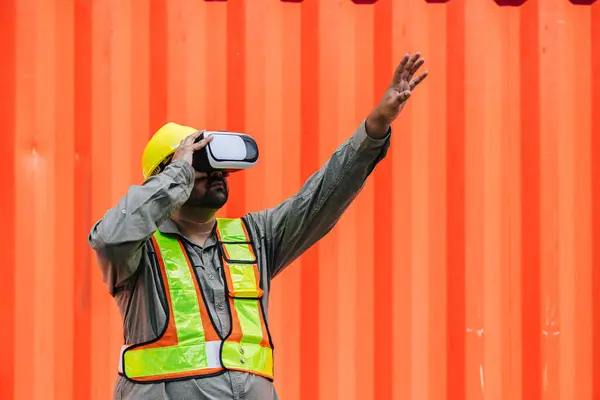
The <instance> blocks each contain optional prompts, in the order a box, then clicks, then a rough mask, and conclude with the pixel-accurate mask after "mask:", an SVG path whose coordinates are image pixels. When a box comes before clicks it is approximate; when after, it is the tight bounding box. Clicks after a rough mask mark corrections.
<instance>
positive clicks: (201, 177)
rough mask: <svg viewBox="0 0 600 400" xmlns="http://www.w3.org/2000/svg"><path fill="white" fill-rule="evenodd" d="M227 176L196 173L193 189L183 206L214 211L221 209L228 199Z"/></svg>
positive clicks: (219, 173) (218, 173)
mask: <svg viewBox="0 0 600 400" xmlns="http://www.w3.org/2000/svg"><path fill="white" fill-rule="evenodd" d="M228 175H229V174H227V173H224V172H222V171H214V172H211V173H206V172H196V180H195V182H194V188H193V189H192V193H191V194H190V197H189V199H188V200H187V202H186V203H185V204H186V205H187V206H193V207H199V208H210V209H215V210H218V209H220V208H221V207H223V206H224V205H225V203H226V202H227V199H228V197H229V187H228V186H227V176H228Z"/></svg>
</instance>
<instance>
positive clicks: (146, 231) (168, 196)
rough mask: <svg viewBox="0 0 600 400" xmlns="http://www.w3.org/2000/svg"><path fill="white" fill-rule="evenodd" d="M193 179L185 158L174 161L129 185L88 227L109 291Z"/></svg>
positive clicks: (134, 267) (186, 192)
mask: <svg viewBox="0 0 600 400" xmlns="http://www.w3.org/2000/svg"><path fill="white" fill-rule="evenodd" d="M193 183H194V171H193V169H192V167H191V166H190V165H189V164H187V163H186V162H185V161H182V160H180V161H176V162H174V163H172V164H170V165H169V166H167V168H165V170H164V171H163V172H162V173H160V174H158V175H156V176H154V177H152V178H150V179H148V180H147V181H146V182H144V184H143V185H133V186H131V187H130V188H129V190H128V191H127V193H126V194H125V196H124V197H123V198H121V200H120V201H119V203H118V204H117V205H115V206H114V207H113V208H111V209H109V210H108V211H107V212H106V214H105V215H104V217H103V218H102V219H100V220H99V221H98V222H96V224H95V225H94V226H93V227H92V229H91V232H90V235H89V238H88V241H89V244H90V246H91V247H92V248H93V249H94V251H95V252H96V255H97V258H98V262H99V264H100V268H101V270H102V277H103V280H104V282H105V283H106V284H107V286H108V288H109V291H110V293H111V294H113V295H114V293H115V290H116V289H119V288H120V287H121V286H123V285H124V284H125V282H126V281H127V279H128V278H129V277H131V276H132V275H133V274H134V273H135V271H136V270H137V268H138V266H139V264H140V260H141V258H142V254H143V248H144V242H145V241H146V240H147V239H149V238H150V237H151V236H152V234H153V233H154V232H155V231H156V229H157V228H158V226H160V225H161V224H162V223H163V222H164V221H165V220H166V219H167V218H168V217H169V216H170V215H171V213H172V212H173V211H174V210H175V209H176V208H178V207H179V206H181V205H182V204H183V203H185V201H186V200H187V199H188V197H189V195H190V193H191V190H192V188H193Z"/></svg>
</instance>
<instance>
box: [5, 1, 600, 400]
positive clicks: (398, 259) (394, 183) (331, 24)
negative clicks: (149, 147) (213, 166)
mask: <svg viewBox="0 0 600 400" xmlns="http://www.w3.org/2000/svg"><path fill="white" fill-rule="evenodd" d="M505 2H506V1H505ZM573 2H574V1H573ZM296 3H301V4H294V3H293V2H291V1H290V2H281V1H279V0H230V1H228V2H216V1H213V2H207V1H202V0H150V1H133V0H128V1H123V0H2V1H1V3H0V49H2V62H1V63H0V90H1V101H0V118H1V123H2V131H1V137H2V143H1V145H0V160H2V167H1V168H0V182H1V185H2V193H1V194H0V222H1V226H2V231H3V233H2V240H0V253H1V254H2V258H3V262H2V267H1V270H2V289H1V290H0V316H1V317H2V321H4V324H5V325H4V329H2V343H3V346H1V347H0V360H2V361H1V363H0V398H2V399H13V398H14V399H19V400H27V399H45V400H46V399H61V400H68V399H77V400H79V399H94V400H95V399H108V398H110V396H111V392H112V387H113V382H114V379H115V373H116V371H115V369H116V366H117V356H118V348H119V346H120V344H121V341H122V335H121V331H120V318H119V315H118V311H117V309H116V307H115V306H114V304H113V301H112V299H111V298H110V296H109V295H108V293H107V291H106V289H105V287H104V285H103V283H102V281H101V277H100V275H99V271H98V268H97V266H96V264H95V260H94V258H93V256H92V254H91V252H90V250H89V248H88V246H87V243H86V237H87V234H88V231H89V228H90V227H91V225H92V223H93V221H95V220H96V219H97V218H99V217H101V216H102V214H103V213H104V211H105V210H106V209H107V208H108V207H109V206H111V205H113V204H114V203H115V202H116V201H117V199H118V198H119V197H120V196H121V195H123V194H124V192H125V190H126V188H127V187H128V185H130V184H132V183H138V182H140V179H141V172H140V155H141V152H142V149H143V146H144V144H145V142H146V140H147V139H148V137H149V135H150V134H151V132H153V131H154V130H155V129H156V128H158V127H159V126H160V125H162V124H163V123H164V122H165V121H168V120H174V121H177V122H180V123H183V124H190V125H193V126H196V127H206V128H223V129H230V130H239V131H244V132H248V133H251V134H252V135H253V136H255V137H256V138H257V140H258V141H259V143H260V146H261V151H262V155H263V156H262V159H261V161H260V163H259V165H258V166H257V167H256V168H255V169H253V170H251V171H249V172H247V173H245V174H242V175H240V176H239V177H235V178H233V179H232V181H233V182H232V191H233V194H232V199H231V201H230V204H229V205H228V206H227V207H226V210H224V214H227V215H229V216H237V215H240V214H241V213H243V212H245V211H251V210H258V209H261V208H263V207H267V206H272V205H274V204H276V203H277V202H279V201H281V200H283V199H284V198H285V197H286V196H288V195H290V194H292V193H293V192H294V191H295V190H296V189H298V188H299V187H300V185H301V184H302V182H303V181H304V179H306V178H307V177H308V176H309V174H311V173H312V172H313V171H314V170H315V169H317V168H318V167H319V166H320V165H321V164H322V163H323V162H324V161H325V160H326V159H327V157H328V156H329V155H330V154H331V153H332V151H334V149H335V148H336V147H337V145H338V144H339V143H341V142H342V141H343V140H345V139H346V138H347V137H348V136H349V135H350V134H351V133H352V132H353V130H354V128H355V127H356V126H357V124H358V123H359V122H360V121H361V120H362V119H363V118H364V117H365V116H366V115H367V113H368V112H369V110H370V108H371V107H372V106H373V105H374V104H375V101H376V100H378V99H379V96H380V95H381V94H382V93H383V90H384V89H385V86H386V84H387V83H388V80H389V78H390V77H391V74H392V71H393V67H394V63H395V62H397V61H398V60H400V58H401V56H402V54H403V53H404V52H406V51H417V50H418V51H422V52H423V54H424V57H425V58H426V60H427V68H428V69H429V71H430V77H429V78H428V79H427V81H426V83H424V84H423V85H422V87H420V88H419V90H418V93H415V95H414V96H413V97H412V99H411V105H410V106H409V107H408V108H407V109H406V110H405V111H404V113H403V114H402V116H401V118H400V120H399V122H398V123H396V125H395V134H394V139H393V144H392V149H391V150H390V153H389V156H388V157H387V159H386V160H385V161H384V162H383V163H382V164H381V165H380V166H379V167H378V168H377V170H376V172H375V173H374V176H373V178H372V179H371V180H370V181H369V183H368V184H367V186H366V187H365V189H364V191H363V192H362V194H361V195H360V196H359V198H358V199H357V200H356V202H355V203H354V205H353V206H352V207H351V209H350V210H349V211H348V212H347V214H346V215H345V216H344V217H343V219H342V220H341V221H340V223H339V225H338V227H337V228H336V229H335V230H334V231H333V232H331V234H330V235H328V236H327V237H326V238H325V239H324V240H323V241H322V242H321V243H320V244H319V245H318V246H316V247H315V248H314V249H312V250H311V251H309V252H308V253H307V254H305V255H304V256H303V257H302V258H301V260H299V261H298V262H296V263H295V264H294V265H292V266H291V267H290V268H289V269H288V270H287V271H286V272H285V273H284V274H283V275H281V276H280V277H278V278H277V279H276V281H275V282H274V289H273V295H272V298H271V314H270V319H271V326H272V329H273V334H274V340H275V341H276V346H277V351H276V354H277V359H276V364H277V374H278V377H277V386H278V390H279V393H280V396H281V398H282V399H285V400H294V399H317V398H319V399H344V400H346V399H391V398H394V399H413V400H417V399H418V400H422V399H452V400H459V399H460V400H462V399H469V400H474V399H484V398H485V399H489V400H492V399H493V400H500V399H511V400H512V399H514V400H538V399H540V400H541V399H543V400H573V399H578V400H586V399H593V398H594V399H597V398H600V310H599V307H600V252H599V251H598V250H597V247H596V246H594V244H598V241H599V240H600V208H599V207H600V206H599V205H600V117H599V116H600V78H599V77H598V74H599V73H600V2H596V3H595V4H594V5H592V6H589V5H573V4H571V3H572V2H569V0H543V1H542V0H529V1H526V2H525V4H524V5H522V6H519V7H508V6H505V7H502V6H499V5H497V4H496V2H494V1H493V0H449V1H447V2H445V3H444V2H443V1H437V2H435V3H437V4H434V2H433V1H432V2H431V3H427V2H426V1H425V0H394V1H392V0H379V1H377V2H376V4H375V5H357V4H354V3H353V2H352V1H351V0H318V1H317V0H305V1H304V2H299V1H298V2H296ZM590 3H591V1H590ZM594 116H595V117H594ZM594 247H596V249H595V248H594ZM301 293H302V296H301Z"/></svg>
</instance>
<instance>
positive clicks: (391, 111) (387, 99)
mask: <svg viewBox="0 0 600 400" xmlns="http://www.w3.org/2000/svg"><path fill="white" fill-rule="evenodd" d="M424 63H425V59H423V58H421V53H415V54H414V55H413V56H412V57H409V55H408V54H405V55H404V57H403V58H402V61H401V62H400V64H399V65H398V67H396V71H395V72H394V77H393V79H392V82H391V83H390V86H389V87H388V89H387V90H386V92H385V94H384V95H383V98H382V99H381V102H380V103H379V107H378V108H379V112H380V113H382V116H383V117H385V118H386V120H387V121H388V123H391V122H392V121H393V120H395V119H396V118H397V117H398V115H399V114H400V111H402V109H403V108H404V105H405V104H406V101H407V100H408V98H409V97H410V95H411V92H412V91H413V90H414V89H415V88H416V87H417V86H418V85H419V83H421V82H422V81H423V80H424V79H425V78H426V77H427V75H428V72H427V71H425V72H423V73H422V74H421V75H419V76H417V77H416V78H415V77H414V75H415V73H416V72H417V71H418V70H419V68H421V66H422V65H423V64H424Z"/></svg>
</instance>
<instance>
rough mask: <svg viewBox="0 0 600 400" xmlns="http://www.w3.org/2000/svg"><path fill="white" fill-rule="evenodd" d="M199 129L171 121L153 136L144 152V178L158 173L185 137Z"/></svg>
mask: <svg viewBox="0 0 600 400" xmlns="http://www.w3.org/2000/svg"><path fill="white" fill-rule="evenodd" d="M196 131H197V129H195V128H192V127H189V126H183V125H179V124H176V123H174V122H169V123H167V124H165V125H163V126H162V127H161V128H160V129H159V130H158V131H156V133H155V134H154V135H153V136H152V138H151V139H150V141H149V142H148V144H147V145H146V148H145V149H144V153H143V154H142V172H143V173H144V180H146V179H148V178H149V177H151V176H153V175H156V174H158V173H159V172H160V171H161V170H162V168H164V167H165V165H166V164H167V163H168V161H170V159H171V156H173V153H175V150H177V148H178V147H179V144H180V143H181V141H182V140H183V139H185V138H186V137H188V136H189V135H191V134H192V133H194V132H196Z"/></svg>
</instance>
